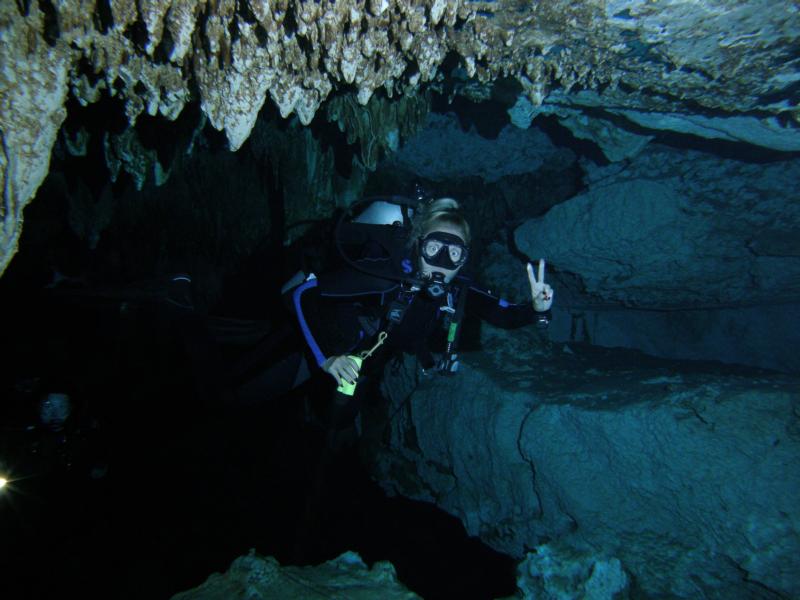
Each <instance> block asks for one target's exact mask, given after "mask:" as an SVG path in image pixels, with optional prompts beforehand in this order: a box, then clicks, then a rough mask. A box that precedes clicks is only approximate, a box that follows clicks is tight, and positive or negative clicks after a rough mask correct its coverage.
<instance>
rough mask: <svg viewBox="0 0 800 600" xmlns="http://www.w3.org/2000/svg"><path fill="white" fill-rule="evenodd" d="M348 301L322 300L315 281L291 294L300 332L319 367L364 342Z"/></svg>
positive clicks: (305, 284) (351, 305) (353, 306)
mask: <svg viewBox="0 0 800 600" xmlns="http://www.w3.org/2000/svg"><path fill="white" fill-rule="evenodd" d="M347 300H349V299H348V298H341V299H336V300H333V301H332V300H331V299H329V298H324V297H322V294H321V293H320V287H319V282H318V281H317V280H316V279H310V280H308V281H306V282H304V283H303V284H301V285H300V286H298V287H297V288H295V290H294V291H293V293H292V303H293V308H294V312H295V315H296V316H297V321H298V325H299V326H300V331H301V333H302V334H303V337H304V339H305V342H306V345H307V346H308V349H309V351H310V352H311V354H312V355H313V357H314V362H316V364H317V365H318V366H322V363H324V362H325V360H326V359H327V358H329V357H331V356H336V355H340V354H347V353H349V352H351V351H352V350H353V349H355V348H356V347H357V346H358V344H359V343H360V342H361V339H362V338H363V332H361V330H360V325H359V322H358V310H357V307H356V306H355V304H354V303H353V302H352V300H351V301H350V302H348V301H347Z"/></svg>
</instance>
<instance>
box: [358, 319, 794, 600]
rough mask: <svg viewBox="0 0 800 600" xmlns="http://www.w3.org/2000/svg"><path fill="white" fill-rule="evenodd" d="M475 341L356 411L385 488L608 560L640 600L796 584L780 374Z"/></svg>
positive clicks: (484, 528)
mask: <svg viewBox="0 0 800 600" xmlns="http://www.w3.org/2000/svg"><path fill="white" fill-rule="evenodd" d="M482 345H483V349H482V351H481V352H480V353H467V354H463V353H462V369H461V371H460V372H459V374H458V375H457V376H456V377H441V376H433V377H432V378H430V377H428V378H426V377H424V376H421V375H420V374H419V372H418V371H417V370H416V368H415V365H414V364H413V363H412V362H411V361H408V362H407V363H406V365H405V368H404V369H400V370H399V371H398V370H397V369H395V370H394V371H391V370H387V372H386V373H385V377H386V380H385V384H384V385H385V393H386V395H387V397H388V399H389V404H390V406H389V407H388V408H386V409H385V413H380V416H377V417H376V416H375V414H372V415H370V416H369V417H368V418H367V419H365V431H367V432H371V435H372V439H373V441H374V446H373V447H372V448H371V449H370V451H369V455H370V456H372V457H373V458H374V464H373V472H374V473H375V475H376V478H377V479H378V480H379V481H381V482H382V485H383V486H384V488H385V489H387V490H388V491H390V492H394V493H400V494H403V495H405V496H410V497H413V498H417V499H421V500H426V501H429V502H433V503H435V504H436V505H437V506H439V507H441V508H443V509H445V510H447V511H448V512H450V513H452V514H454V515H456V516H458V517H459V518H460V519H461V520H462V521H463V523H464V525H465V527H466V529H467V531H468V532H469V533H470V534H471V535H476V536H479V537H480V538H481V539H482V540H483V541H484V542H486V543H488V544H489V545H491V546H492V547H494V548H496V549H498V550H500V551H503V552H507V553H510V554H512V555H515V556H520V557H521V556H522V555H524V554H525V552H526V551H528V550H530V549H533V548H536V547H537V546H540V545H541V544H544V543H546V542H547V543H549V544H555V545H556V546H557V547H560V548H573V549H575V552H576V554H577V555H582V554H583V553H584V552H585V551H586V550H587V549H589V552H590V555H591V554H594V555H595V556H596V558H595V559H594V560H593V561H590V562H594V561H599V562H603V563H607V564H608V563H609V562H610V563H613V562H614V560H616V559H619V561H621V567H622V568H623V569H624V570H625V571H626V572H627V573H629V574H631V575H633V579H635V581H636V582H637V584H638V585H639V586H640V587H641V588H642V589H643V590H644V591H645V592H646V593H647V594H649V595H650V594H652V596H653V597H670V598H698V597H703V598H715V599H719V600H723V599H725V600H735V599H749V598H761V597H763V598H783V597H792V598H793V597H797V595H798V594H800V589H799V588H798V581H800V562H798V558H797V557H798V549H800V525H799V524H800V520H798V519H799V518H800V513H798V506H800V502H799V500H800V478H799V476H800V472H798V470H797V469H796V468H795V467H794V465H795V464H796V463H797V461H798V459H799V458H800V428H799V426H800V422H799V421H798V414H799V413H798V411H800V404H799V403H800V396H798V393H797V389H798V387H797V385H798V382H797V380H796V378H794V379H793V378H788V377H787V378H780V377H776V376H774V375H770V374H768V373H763V372H762V373H759V372H752V373H745V372H743V371H741V370H738V371H734V370H732V369H729V370H725V369H720V368H719V367H713V366H710V365H694V366H689V365H688V364H686V363H683V364H681V363H678V362H667V361H663V360H658V359H652V358H648V357H646V356H644V355H641V354H638V353H635V352H626V351H614V352H612V351H596V350H595V351H592V352H591V354H590V353H588V351H589V349H587V351H586V352H583V351H581V350H580V349H579V348H577V347H575V348H574V349H571V348H570V347H568V346H561V345H555V346H552V347H548V346H546V345H544V346H543V345H542V341H541V340H537V339H536V334H535V332H533V331H530V330H522V331H519V332H513V334H512V335H508V333H507V332H500V331H498V330H493V329H491V328H488V327H487V328H486V332H485V334H484V336H483V339H482ZM560 552H561V551H558V552H556V553H557V554H558V553H560ZM565 552H566V553H567V555H568V554H569V552H570V551H568V550H565ZM537 553H538V554H539V557H538V559H537V560H538V567H537V568H536V569H535V571H537V573H538V574H539V575H542V573H543V571H547V570H548V566H547V564H546V563H547V560H546V555H545V554H543V553H542V552H541V551H538V550H537ZM545 574H546V573H545ZM617 579H618V580H621V579H624V578H621V577H618V578H617ZM573 597H575V596H573Z"/></svg>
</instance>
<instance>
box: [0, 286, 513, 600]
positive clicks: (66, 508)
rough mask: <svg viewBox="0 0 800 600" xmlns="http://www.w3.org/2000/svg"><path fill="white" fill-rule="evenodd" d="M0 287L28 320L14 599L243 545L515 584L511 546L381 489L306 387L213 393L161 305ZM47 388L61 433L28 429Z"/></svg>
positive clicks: (127, 582) (148, 589)
mask: <svg viewBox="0 0 800 600" xmlns="http://www.w3.org/2000/svg"><path fill="white" fill-rule="evenodd" d="M2 298H3V303H4V307H5V308H6V309H8V310H14V311H15V313H8V312H7V313H5V314H17V315H18V318H17V319H15V320H14V323H13V325H12V326H11V327H10V330H9V331H8V333H9V337H7V338H5V345H6V349H7V350H8V349H9V348H15V349H16V354H15V355H14V358H13V359H10V360H9V361H6V363H5V364H4V367H3V373H2V390H3V395H4V402H3V405H2V406H3V408H2V424H3V429H2V440H1V441H2V443H1V444H0V450H2V452H3V455H2V457H0V461H2V463H3V464H4V466H5V468H6V469H7V470H8V469H10V470H11V472H12V475H13V476H14V477H15V478H18V477H24V479H19V480H17V481H16V482H15V483H14V484H13V488H14V489H12V490H10V491H7V492H6V493H5V495H4V498H3V500H2V501H1V502H0V511H1V512H0V519H1V523H2V524H1V527H2V529H1V530H0V537H1V538H2V548H3V550H2V555H1V557H0V560H2V564H0V570H1V571H2V573H3V574H4V582H3V585H4V586H5V589H4V590H3V592H2V596H3V597H4V598H50V597H57V596H65V595H67V594H70V595H71V594H73V593H74V594H77V595H78V596H79V597H100V596H102V597H105V598H167V597H169V596H170V595H172V594H174V593H176V592H178V591H182V590H185V589H188V588H191V587H194V586H197V585H199V584H200V583H202V582H203V581H204V580H205V579H206V578H207V577H208V575H210V574H211V573H213V572H221V571H225V570H227V568H228V566H229V565H230V563H231V561H232V560H233V559H235V558H236V557H237V556H240V555H242V554H246V553H247V552H248V551H249V550H250V549H251V548H254V549H255V550H256V551H257V552H258V553H259V554H262V555H272V556H275V557H276V558H277V559H278V560H279V561H280V562H281V563H282V564H297V565H307V564H318V563H320V562H323V561H325V560H330V559H332V558H334V557H336V556H338V555H339V554H341V553H342V552H344V551H346V550H355V551H357V552H358V553H360V554H361V556H362V558H364V560H365V561H366V562H367V563H368V564H372V563H373V562H374V561H378V560H389V561H391V562H392V563H393V564H394V565H395V568H396V569H397V571H398V575H399V578H400V580H401V581H402V582H403V583H405V584H406V585H407V586H408V587H409V588H411V589H412V590H414V591H415V592H417V593H418V594H420V595H422V596H423V597H425V598H452V597H458V598H492V597H498V596H503V595H508V594H511V593H513V592H514V590H515V585H514V580H515V564H514V561H513V560H512V559H511V558H510V557H507V556H504V555H500V554H497V553H495V552H493V551H491V550H490V549H488V548H487V547H485V546H483V545H482V544H480V543H479V542H477V541H476V540H474V539H469V538H468V537H467V536H466V534H465V532H464V529H463V527H462V525H461V524H460V522H459V521H457V520H456V519H454V518H452V517H450V516H448V515H446V514H444V513H442V512H440V511H438V510H437V509H435V508H434V507H433V506H431V505H427V504H422V503H416V502H411V501H407V500H404V499H389V498H387V497H385V496H384V495H383V493H382V491H381V490H380V488H379V487H378V486H377V485H376V484H375V483H373V482H372V481H371V480H370V478H369V475H368V474H367V473H366V472H364V470H363V469H362V467H361V463H360V461H359V459H358V451H357V447H356V446H350V445H344V446H342V447H338V448H337V449H335V450H334V449H331V448H329V447H328V444H326V441H325V440H326V434H325V431H324V430H323V429H322V428H321V427H319V426H316V425H314V424H313V423H311V422H309V421H308V419H307V417H306V416H305V411H304V410H303V406H304V404H303V398H302V397H299V396H295V397H289V398H286V399H284V400H282V401H280V402H278V403H276V404H273V405H271V406H262V407H255V408H249V409H235V410H234V409H231V407H230V406H226V405H224V404H221V403H219V402H217V401H216V400H218V399H217V398H214V397H212V396H213V394H210V393H209V390H207V389H205V390H204V389H203V385H205V382H203V381H198V380H197V377H196V373H195V371H193V370H192V368H191V367H192V365H191V364H190V362H191V361H190V359H189V358H188V357H187V355H186V352H185V348H184V346H183V345H182V344H181V343H180V341H179V340H177V339H176V332H175V331H174V329H173V328H172V327H171V321H170V319H169V318H168V316H167V317H165V316H164V315H163V314H160V313H159V311H158V310H155V311H154V310H150V309H146V310H139V311H138V313H137V314H136V316H135V318H132V317H130V313H128V316H127V317H126V318H124V319H121V318H120V316H119V305H118V303H116V302H111V303H108V302H101V303H99V304H98V305H97V306H86V305H84V306H81V307H79V308H76V307H75V306H73V305H71V304H70V303H64V302H63V301H62V300H57V301H53V300H52V299H45V300H43V299H42V298H41V297H35V298H24V297H16V298H15V299H14V302H16V305H15V306H14V307H13V308H9V302H11V300H10V298H9V294H8V293H6V294H5V295H4V296H3V297H2ZM10 340H16V341H15V342H14V343H9V342H10ZM36 377H39V378H40V379H38V380H37V379H35V378H36ZM48 387H49V388H59V387H60V388H65V389H67V390H68V391H69V392H70V393H71V394H72V398H73V413H72V415H71V416H70V421H69V422H68V423H67V427H66V429H65V430H64V432H60V433H58V432H50V431H46V430H44V429H42V428H41V427H35V428H33V429H30V428H29V426H31V425H35V424H36V422H37V420H36V410H35V402H36V398H37V394H38V393H40V392H42V391H44V390H45V389H47V388H48ZM105 466H107V474H106V475H105V476H103V477H99V478H94V479H93V478H92V477H90V476H89V473H90V470H91V469H92V468H95V469H97V468H102V467H105Z"/></svg>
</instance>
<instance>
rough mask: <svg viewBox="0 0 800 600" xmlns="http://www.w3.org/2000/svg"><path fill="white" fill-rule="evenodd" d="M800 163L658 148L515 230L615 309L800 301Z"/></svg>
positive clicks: (533, 253) (529, 247) (592, 179)
mask: <svg viewBox="0 0 800 600" xmlns="http://www.w3.org/2000/svg"><path fill="white" fill-rule="evenodd" d="M798 176H800V162H798V161H797V160H787V161H782V162H775V163H769V164H757V163H745V162H740V161H733V160H726V159H722V158H718V157H714V156H712V155H708V154H703V153H699V152H691V151H683V152H678V151H675V150H671V149H668V148H665V147H653V148H652V149H651V150H649V151H647V152H644V153H642V154H641V155H639V156H638V157H637V158H636V159H635V160H634V161H632V162H629V163H626V164H624V165H612V166H610V167H606V168H597V169H591V170H590V171H589V174H588V177H587V180H588V181H587V182H588V183H589V187H588V190H587V191H586V192H585V193H584V194H581V195H580V196H577V197H575V198H572V199H570V201H569V202H565V203H563V204H560V205H558V206H555V207H553V208H552V209H551V210H550V211H549V212H548V213H547V214H546V215H544V216H543V217H542V218H540V219H535V220H531V221H528V222H527V223H525V224H524V225H522V226H521V227H519V228H518V229H517V230H516V232H515V239H516V243H517V246H518V247H519V249H520V250H522V251H523V252H524V253H525V254H527V255H528V256H530V257H539V256H547V257H548V258H549V260H550V262H551V264H552V265H554V267H556V268H557V269H558V270H562V271H567V272H569V273H572V274H574V275H575V276H577V277H578V278H580V280H581V281H582V283H583V286H584V287H585V290H586V292H587V293H588V294H590V295H591V296H594V297H595V298H597V299H599V300H600V301H601V302H603V303H607V304H608V305H612V306H627V307H634V308H647V309H691V308H695V309H697V308H724V307H728V308H730V307H742V306H761V305H769V304H778V303H789V302H797V301H798V300H800V245H799V244H800V242H798V240H800V206H798V204H797V202H795V201H794V196H795V191H794V181H795V180H796V179H797V177H798Z"/></svg>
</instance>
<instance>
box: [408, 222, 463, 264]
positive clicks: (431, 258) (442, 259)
mask: <svg viewBox="0 0 800 600" xmlns="http://www.w3.org/2000/svg"><path fill="white" fill-rule="evenodd" d="M419 255H420V256H421V257H422V260H424V261H425V263H426V264H428V265H430V266H431V267H439V268H441V269H449V270H451V271H454V270H456V269H458V268H459V267H460V266H461V265H463V264H464V263H465V262H467V256H468V255H469V248H467V247H466V245H464V241H463V240H462V239H461V238H460V237H458V236H457V235H453V234H452V233H445V232H443V231H434V232H433V233H429V234H428V235H426V236H425V237H424V238H422V239H421V240H420V242H419Z"/></svg>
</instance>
